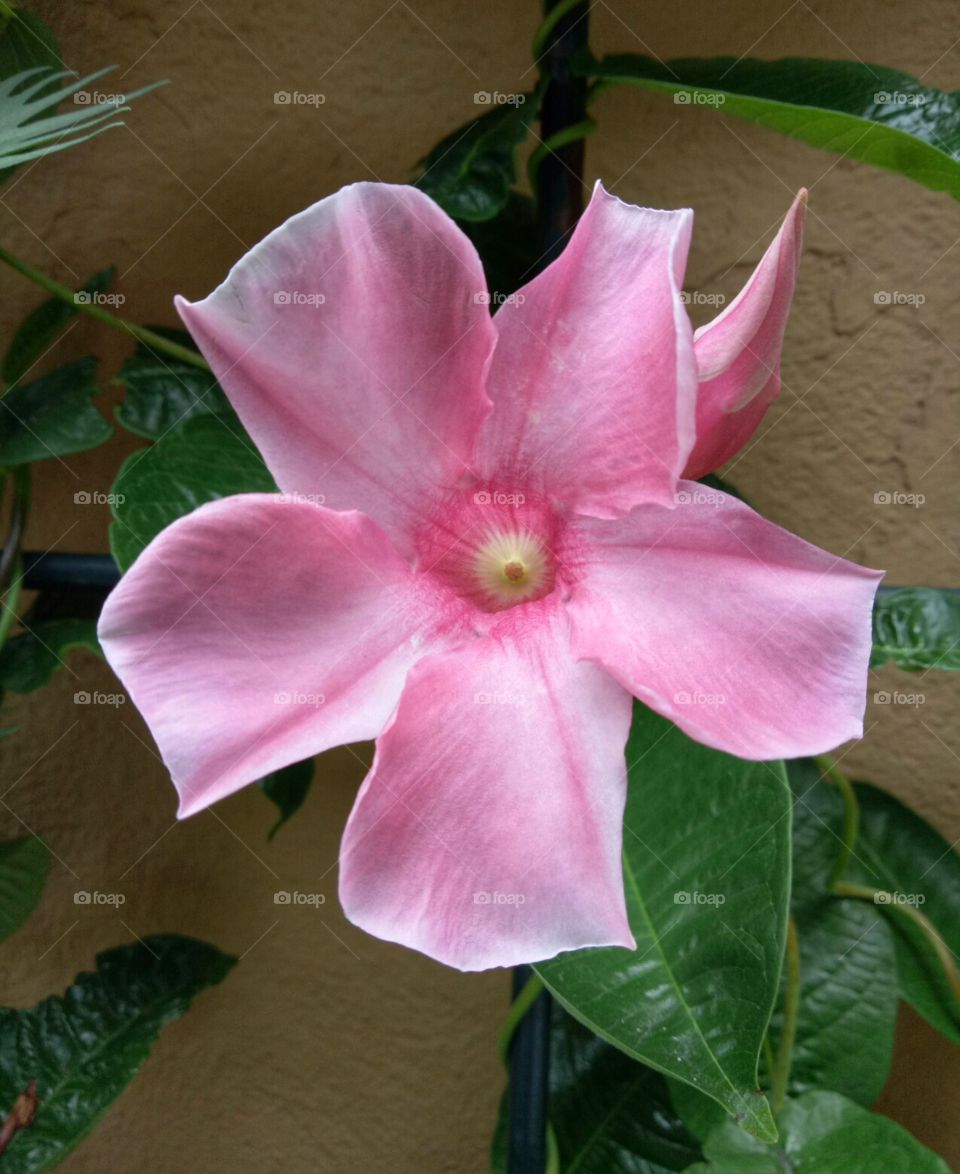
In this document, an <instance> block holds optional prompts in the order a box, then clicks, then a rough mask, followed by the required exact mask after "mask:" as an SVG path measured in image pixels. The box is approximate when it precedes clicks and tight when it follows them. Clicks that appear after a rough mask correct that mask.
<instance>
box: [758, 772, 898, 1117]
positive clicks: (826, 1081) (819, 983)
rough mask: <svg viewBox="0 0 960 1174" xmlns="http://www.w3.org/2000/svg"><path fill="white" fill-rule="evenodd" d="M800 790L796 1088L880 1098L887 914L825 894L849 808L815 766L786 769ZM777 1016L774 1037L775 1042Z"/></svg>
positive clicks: (888, 1011)
mask: <svg viewBox="0 0 960 1174" xmlns="http://www.w3.org/2000/svg"><path fill="white" fill-rule="evenodd" d="M787 774H788V776H789V779H790V784H791V788H792V790H793V793H794V809H793V828H794V837H793V853H794V862H795V863H794V884H793V893H792V897H791V904H792V907H793V913H794V917H795V919H796V925H797V937H798V941H799V947H800V1011H799V1016H798V1020H797V1035H796V1042H795V1044H794V1049H793V1062H792V1066H791V1069H790V1087H791V1089H792V1090H793V1091H794V1092H797V1093H801V1092H807V1091H809V1090H813V1089H818V1088H821V1089H822V1088H826V1089H830V1090H832V1091H833V1092H839V1093H843V1094H844V1096H847V1097H850V1098H851V1100H854V1101H857V1102H858V1103H859V1104H862V1105H867V1106H869V1105H871V1104H873V1102H874V1101H875V1100H876V1098H877V1097H878V1096H879V1095H880V1090H881V1089H882V1088H883V1085H884V1082H885V1080H886V1078H887V1074H888V1072H889V1071H890V1063H891V1060H892V1056H893V1039H894V1030H895V1027H896V1021H897V964H896V958H895V955H894V947H893V937H892V934H891V932H890V930H889V928H888V926H887V924H886V922H885V921H884V919H883V915H882V914H881V913H879V912H878V911H877V910H876V909H874V908H873V907H872V906H871V905H867V904H865V903H863V902H861V901H850V900H843V899H840V898H838V897H833V896H829V895H827V884H828V882H829V879H830V871H831V869H832V866H833V864H834V862H835V860H836V858H837V856H838V854H839V850H840V833H841V832H842V828H843V802H842V800H841V798H840V796H839V795H838V794H837V791H836V788H835V787H834V786H833V785H832V784H830V783H828V782H826V781H824V779H823V776H822V774H821V772H820V770H819V768H818V767H817V765H816V763H815V762H813V761H811V760H809V759H802V760H799V761H796V762H790V763H788V764H787ZM779 1027H780V1019H779V1016H775V1017H774V1022H773V1038H774V1039H775V1040H776V1039H777V1038H778V1031H779Z"/></svg>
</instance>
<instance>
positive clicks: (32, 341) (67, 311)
mask: <svg viewBox="0 0 960 1174" xmlns="http://www.w3.org/2000/svg"><path fill="white" fill-rule="evenodd" d="M113 273H114V270H113V266H110V267H109V268H107V269H101V270H100V272H99V273H95V274H94V275H93V277H91V278H90V279H89V281H86V282H84V284H83V285H82V286H81V287H80V288H79V289H78V290H77V293H78V294H86V295H87V296H89V297H92V296H93V295H94V294H98V293H104V292H105V291H106V290H107V289H108V288H109V286H110V283H111V282H112V281H113ZM79 312H80V309H79V300H78V303H77V304H75V305H72V306H71V305H70V303H69V302H64V301H62V300H61V299H60V298H51V299H50V300H49V301H46V302H42V303H41V304H40V305H39V306H37V308H36V309H35V310H33V311H32V312H31V313H30V314H28V315H27V317H26V318H25V319H24V320H23V323H22V324H21V326H20V328H19V330H17V332H16V334H15V335H14V336H13V341H12V342H11V343H10V346H9V347H8V348H7V353H6V355H5V356H4V360H3V372H2V373H3V381H4V383H5V384H8V385H9V384H11V383H16V382H17V380H18V379H21V378H22V377H23V376H24V375H26V374H27V372H28V371H29V370H30V368H31V367H32V366H33V364H34V363H35V362H36V361H37V359H39V358H40V357H41V355H43V354H45V353H46V351H47V350H49V348H50V347H51V346H52V345H53V343H54V342H55V341H56V339H57V337H58V336H59V335H60V333H61V332H62V331H63V329H64V327H65V326H66V325H67V323H68V322H69V321H70V319H71V318H73V317H74V315H75V314H78V313H79Z"/></svg>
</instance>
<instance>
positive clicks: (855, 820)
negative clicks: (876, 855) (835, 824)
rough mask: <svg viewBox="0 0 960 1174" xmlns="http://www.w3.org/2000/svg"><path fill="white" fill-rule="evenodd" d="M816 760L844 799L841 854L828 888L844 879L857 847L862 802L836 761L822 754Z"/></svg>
mask: <svg viewBox="0 0 960 1174" xmlns="http://www.w3.org/2000/svg"><path fill="white" fill-rule="evenodd" d="M814 761H815V762H816V764H817V766H818V767H819V768H820V770H821V772H822V773H823V777H824V778H825V779H828V780H829V781H830V782H831V783H833V785H834V786H835V787H836V788H837V790H838V791H839V792H840V796H841V798H842V799H843V833H842V835H841V837H840V855H839V856H838V857H837V859H836V861H835V862H834V865H833V868H832V869H831V871H830V876H829V879H828V880H827V888H828V889H833V888H834V886H836V885H838V884H839V883H840V882H841V881H842V880H843V877H844V874H845V873H846V871H847V865H848V864H849V863H850V860H851V858H852V856H853V854H854V852H855V851H856V848H857V840H858V839H859V836H860V804H859V803H858V802H857V794H856V791H854V789H853V784H852V783H851V782H850V780H849V779H848V778H847V776H846V775H845V774H844V773H843V772H842V771H841V770H840V769H839V768H838V767H837V764H836V763H835V762H832V761H831V760H830V759H829V758H824V757H822V756H821V757H818V758H815V759H814Z"/></svg>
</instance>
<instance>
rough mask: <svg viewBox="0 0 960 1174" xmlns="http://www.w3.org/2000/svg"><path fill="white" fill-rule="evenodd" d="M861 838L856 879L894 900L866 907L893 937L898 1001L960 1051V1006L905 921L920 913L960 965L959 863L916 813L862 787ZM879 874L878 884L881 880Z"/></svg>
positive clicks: (923, 940)
mask: <svg viewBox="0 0 960 1174" xmlns="http://www.w3.org/2000/svg"><path fill="white" fill-rule="evenodd" d="M856 793H857V798H858V800H859V803H860V838H859V841H858V843H857V858H858V860H857V861H855V862H854V866H853V867H852V868H851V870H850V872H851V874H852V875H853V876H855V878H856V879H857V880H860V881H862V882H863V883H864V884H868V885H871V886H872V887H873V888H877V889H881V890H883V891H884V892H887V893H890V894H892V895H893V896H894V897H895V898H896V902H897V903H896V904H879V905H876V906H873V905H868V908H869V909H870V912H871V913H874V914H875V915H876V916H881V915H882V916H885V917H886V919H887V921H888V923H889V925H890V927H891V928H892V930H893V936H894V944H895V949H896V957H897V974H898V982H899V987H900V997H901V998H902V999H904V1000H906V1002H908V1003H909V1004H910V1005H911V1006H912V1007H913V1008H914V1010H916V1011H918V1012H919V1013H920V1014H921V1015H922V1016H923V1017H924V1019H926V1020H927V1022H928V1023H930V1024H932V1025H933V1026H934V1027H935V1028H936V1029H937V1030H938V1031H940V1032H942V1033H943V1034H944V1035H945V1036H947V1037H948V1038H949V1039H951V1040H953V1042H954V1043H960V1000H958V998H957V994H956V992H955V991H954V990H953V989H952V987H951V985H950V982H949V981H948V979H947V977H946V975H945V973H944V969H943V966H942V965H941V964H940V962H939V960H938V959H937V955H936V952H935V950H934V948H933V947H932V946H931V944H930V941H929V939H928V938H927V937H926V936H925V935H924V934H923V932H922V931H921V930H920V929H918V928H917V926H916V925H915V924H914V922H913V921H911V920H910V918H909V917H907V916H906V915H905V914H904V913H903V911H902V910H903V908H904V907H907V908H909V907H910V906H911V905H913V906H915V907H916V908H917V909H919V911H920V912H921V913H923V914H924V915H925V916H926V917H927V918H929V920H930V921H932V922H933V924H934V926H936V928H937V931H938V932H939V934H940V936H941V937H942V938H943V940H944V942H945V943H946V945H947V948H948V950H949V951H950V952H951V953H952V955H953V957H954V959H957V958H960V856H958V855H957V853H956V852H955V851H954V849H953V847H952V846H951V845H950V844H949V843H948V842H947V841H946V840H945V839H944V838H943V836H941V835H940V834H939V832H936V831H935V830H934V829H933V828H932V827H930V825H929V824H928V823H926V822H925V821H924V820H923V819H921V818H920V816H919V815H917V814H916V812H914V811H911V810H910V809H909V808H908V807H904V805H903V804H902V803H899V802H898V801H897V800H896V799H894V798H893V796H892V795H888V794H886V793H885V792H884V791H880V790H878V789H877V788H876V787H871V786H869V785H868V784H866V783H858V784H857V786H856ZM878 874H879V879H877V876H878Z"/></svg>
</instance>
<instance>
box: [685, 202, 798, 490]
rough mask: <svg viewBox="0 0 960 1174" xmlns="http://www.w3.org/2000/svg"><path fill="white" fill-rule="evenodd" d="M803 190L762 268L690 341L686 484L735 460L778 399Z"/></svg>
mask: <svg viewBox="0 0 960 1174" xmlns="http://www.w3.org/2000/svg"><path fill="white" fill-rule="evenodd" d="M806 207H807V193H806V190H805V189H802V190H801V191H800V193H799V194H798V195H797V198H796V199H795V200H794V202H793V205H792V206H791V208H790V211H789V212H788V213H787V215H786V218H785V219H784V222H783V224H782V225H781V227H780V231H779V232H778V233H777V235H776V237H775V238H774V240H773V242H772V243H771V245H770V247H769V248H768V249H767V251H766V252H765V253H764V255H763V257H762V258H761V260H760V264H759V265H758V266H757V267H756V269H754V271H753V273H752V274H751V275H750V279H749V281H748V282H747V284H746V285H745V286H744V287H743V289H742V290H741V291H740V293H739V294H737V296H736V297H735V298H734V300H733V301H732V302H731V303H730V305H729V306H727V307H726V309H725V310H724V311H723V313H722V314H719V315H718V316H717V317H716V318H714V320H713V321H712V322H709V323H707V325H706V326H702V327H701V328H700V329H699V330H698V331H697V333H696V335H695V336H694V351H695V352H696V357H697V375H698V378H699V381H700V383H699V387H698V389H697V442H696V444H695V445H694V449H693V452H692V453H691V454H690V459H689V460H688V462H687V467H686V469H685V470H684V476H685V477H689V478H691V479H694V478H697V477H703V476H704V475H705V474H706V473H712V472H713V471H714V469H718V468H719V467H720V466H721V465H722V464H725V463H726V462H727V461H729V460H730V458H731V457H733V456H735V455H736V454H737V453H738V452H739V451H740V449H741V448H743V446H744V445H745V444H746V443H747V441H748V440H749V439H750V437H751V436H752V435H753V434H754V432H755V431H756V430H757V426H758V425H759V423H760V421H761V420H762V419H763V416H764V414H765V412H766V410H767V408H769V407H770V404H771V403H772V402H773V401H774V400H775V399H776V397H777V395H778V394H779V392H780V350H781V348H782V346H783V335H784V331H785V330H786V328H787V318H788V316H789V314H790V303H791V302H792V300H793V289H794V286H795V284H796V280H797V270H798V268H799V266H800V253H801V249H802V247H803V217H804V212H805V211H806Z"/></svg>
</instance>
